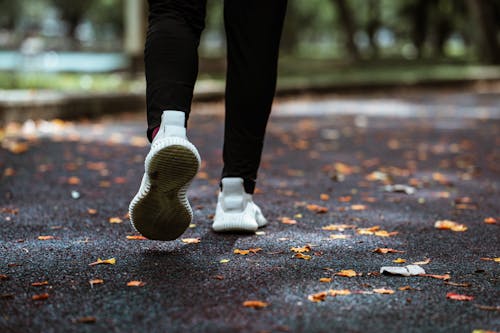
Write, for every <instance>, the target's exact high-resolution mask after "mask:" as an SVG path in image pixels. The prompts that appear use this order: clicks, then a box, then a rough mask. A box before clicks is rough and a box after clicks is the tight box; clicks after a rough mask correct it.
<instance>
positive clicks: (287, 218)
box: [280, 216, 297, 224]
mask: <svg viewBox="0 0 500 333" xmlns="http://www.w3.org/2000/svg"><path fill="white" fill-rule="evenodd" d="M280 221H281V223H283V224H297V221H295V220H293V219H291V218H289V217H286V216H284V217H282V218H280Z"/></svg>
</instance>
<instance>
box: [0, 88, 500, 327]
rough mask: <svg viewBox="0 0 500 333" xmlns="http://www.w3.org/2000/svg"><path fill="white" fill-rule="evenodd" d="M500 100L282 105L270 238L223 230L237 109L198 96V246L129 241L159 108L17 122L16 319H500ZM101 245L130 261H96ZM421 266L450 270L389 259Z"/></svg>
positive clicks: (272, 322) (7, 278) (276, 117)
mask: <svg viewBox="0 0 500 333" xmlns="http://www.w3.org/2000/svg"><path fill="white" fill-rule="evenodd" d="M460 96H461V97H460ZM347 102H349V103H347ZM336 103H337V104H336ZM498 105H500V98H498V96H495V95H484V96H476V95H474V94H469V95H454V94H431V95H428V96H420V97H419V96H418V95H414V96H410V97H408V98H403V97H402V96H398V98H397V99H387V98H386V97H385V98H384V99H380V98H379V99H377V98H375V97H373V99H351V100H349V101H347V100H339V99H333V98H332V99H324V100H321V101H318V100H298V101H293V100H290V101H288V102H285V101H282V102H279V103H277V104H276V109H275V112H274V114H273V116H272V118H271V122H270V125H269V129H268V136H267V140H266V146H265V153H264V156H263V161H262V167H261V171H260V178H259V182H258V193H257V194H256V195H255V201H256V202H257V203H258V204H260V205H261V207H262V209H263V211H264V213H265V214H266V216H267V217H268V219H269V221H270V224H269V226H268V227H266V228H264V229H262V230H261V232H259V234H257V235H239V234H236V235H235V234H228V235H224V234H216V233H214V232H212V231H211V230H210V225H211V218H212V214H213V213H214V209H215V203H216V201H215V200H216V191H217V182H218V176H219V172H220V168H221V147H222V135H223V124H222V122H223V118H222V110H221V109H220V105H214V106H207V105H197V106H195V108H194V110H193V113H192V116H191V122H190V126H189V136H190V138H191V140H192V141H193V143H195V144H196V145H197V146H198V147H199V150H200V153H201V155H202V158H203V160H204V163H203V167H202V171H201V172H200V173H199V174H198V177H197V178H196V180H195V181H194V183H193V186H192V187H191V189H190V192H189V193H190V198H191V202H192V205H193V208H194V212H195V219H194V225H193V226H192V228H190V229H188V230H187V231H186V233H185V234H184V235H183V236H182V239H185V241H186V239H196V238H199V243H191V244H189V243H185V242H183V241H182V240H181V239H179V240H176V241H172V242H163V243H162V242H156V241H147V240H137V239H128V238H127V236H134V235H135V234H134V233H133V231H132V229H131V227H130V225H129V224H128V221H127V220H126V216H125V215H126V212H127V206H128V203H129V200H130V198H131V197H132V196H133V194H134V193H135V191H136V190H137V188H138V186H139V182H140V177H141V176H142V172H143V171H142V170H143V157H144V156H145V154H146V152H147V143H146V142H145V140H144V137H143V133H144V124H143V120H144V119H143V118H144V116H143V115H123V116H121V117H114V118H109V119H103V120H102V121H99V122H97V121H96V122H85V123H63V122H44V123H38V124H35V123H26V124H25V125H24V129H23V130H21V129H18V128H13V127H11V128H7V134H8V135H7V137H4V139H3V141H2V146H3V147H4V148H3V149H0V174H1V175H2V176H1V177H2V178H1V179H0V184H1V185H0V221H1V222H0V223H1V226H2V232H1V234H0V331H1V332H70V331H71V332H74V331H76V332H186V331H193V332H239V331H241V332H336V331H342V332H473V330H479V329H482V330H492V331H499V330H500V317H499V311H500V308H499V306H500V304H499V302H498V300H499V296H500V294H499V291H498V277H499V273H500V269H499V267H500V266H499V265H500V263H499V262H495V258H498V257H500V253H499V248H498V244H500V233H499V230H498V228H499V225H498V219H499V218H500V206H499V204H498V203H499V202H500V201H499V198H500V197H499V193H500V188H499V187H500V175H499V173H500V167H499V165H500V164H499V162H500V160H499V158H500V120H499V118H500V117H499V114H500V109H499V108H498ZM475 106H480V107H479V108H475ZM377 108H378V111H377ZM412 108H413V109H412ZM307 110H310V113H308V112H309V111H307ZM356 110H360V111H359V112H358V111H356ZM389 110H391V112H389ZM408 110H410V111H411V110H413V111H414V112H410V113H408ZM405 112H406V113H405ZM409 114H411V115H412V116H411V117H409ZM10 133H24V137H25V139H27V140H20V139H19V138H16V137H11V136H9V134H10ZM4 134H5V133H4ZM396 184H399V185H407V186H406V187H401V188H394V187H392V188H391V187H390V186H388V185H396ZM401 190H406V191H408V192H409V193H411V194H407V193H403V192H400V191H401ZM438 220H451V221H454V222H456V223H458V224H463V225H465V227H466V228H467V230H466V231H452V230H438V229H437V228H435V226H434V225H435V222H436V221H438ZM495 221H496V223H495ZM339 225H344V226H339ZM325 229H327V230H325ZM339 229H340V230H339ZM463 229H464V227H458V229H457V230H463ZM129 238H134V237H129ZM191 242H192V241H191ZM292 248H294V250H295V251H303V252H294V251H292V250H291V249H292ZM376 248H387V249H394V250H397V251H402V252H396V253H386V254H382V253H376V252H374V250H375V249H376ZM237 249H238V250H248V249H253V252H255V253H253V252H250V253H248V254H246V255H242V254H235V253H234V251H235V250H237ZM258 249H260V250H258ZM98 258H101V259H103V260H105V259H111V258H114V259H115V260H116V262H115V264H105V263H103V264H97V265H92V266H90V265H89V264H91V263H94V262H96V261H97V260H98ZM398 258H401V259H403V260H405V261H406V262H404V263H402V260H397V259H398ZM394 260H396V261H398V262H400V263H396V262H393V261H394ZM496 260H498V259H496ZM415 262H419V265H420V266H421V267H422V268H424V269H425V271H426V273H427V274H431V275H435V276H433V277H432V276H410V277H403V276H390V275H380V274H379V273H378V272H379V269H380V268H381V267H382V266H405V265H407V264H411V263H415ZM349 270H352V271H354V273H353V272H351V271H349ZM343 275H355V276H352V277H348V276H343ZM447 275H449V277H448V276H447ZM99 280H102V281H99ZM90 281H92V283H91V282H90ZM130 281H140V282H142V283H140V282H136V284H138V285H139V286H135V287H134V286H127V283H129V282H130ZM325 291H326V293H322V292H325ZM454 294H458V295H462V296H456V295H454ZM447 295H448V297H447ZM465 296H470V297H465ZM457 297H458V298H460V297H462V298H463V299H465V300H456V299H453V298H457ZM33 298H42V299H41V300H34V299H33ZM248 300H257V301H261V302H264V303H267V305H268V306H267V307H263V308H260V309H254V308H249V307H245V306H244V305H243V303H244V302H245V301H248ZM258 304H260V303H258ZM258 304H257V305H258ZM261 305H265V304H261Z"/></svg>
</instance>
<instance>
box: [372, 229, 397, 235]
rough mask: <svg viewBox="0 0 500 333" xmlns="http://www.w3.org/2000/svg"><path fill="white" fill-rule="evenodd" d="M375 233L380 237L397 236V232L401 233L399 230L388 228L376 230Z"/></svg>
mask: <svg viewBox="0 0 500 333" xmlns="http://www.w3.org/2000/svg"><path fill="white" fill-rule="evenodd" d="M373 234H374V235H375V236H378V237H392V236H396V235H397V234H399V232H397V231H392V232H389V231H387V230H378V231H375V232H374V233H373Z"/></svg>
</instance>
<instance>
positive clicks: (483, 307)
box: [474, 304, 500, 312]
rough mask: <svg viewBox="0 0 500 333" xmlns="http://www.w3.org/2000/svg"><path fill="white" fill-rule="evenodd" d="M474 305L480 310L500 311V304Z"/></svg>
mask: <svg viewBox="0 0 500 333" xmlns="http://www.w3.org/2000/svg"><path fill="white" fill-rule="evenodd" d="M474 306H475V307H476V308H478V309H480V310H485V311H499V312H500V306H490V305H481V304H474Z"/></svg>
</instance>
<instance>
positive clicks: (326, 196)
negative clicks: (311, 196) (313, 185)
mask: <svg viewBox="0 0 500 333" xmlns="http://www.w3.org/2000/svg"><path fill="white" fill-rule="evenodd" d="M319 198H320V200H323V201H328V200H330V196H329V195H328V194H326V193H321V194H320V195H319Z"/></svg>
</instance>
